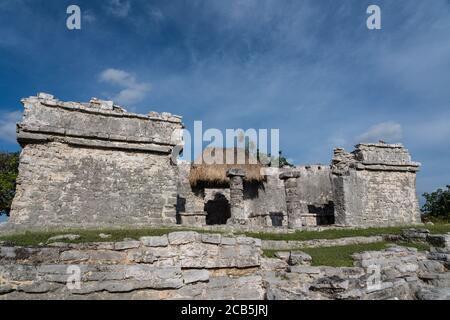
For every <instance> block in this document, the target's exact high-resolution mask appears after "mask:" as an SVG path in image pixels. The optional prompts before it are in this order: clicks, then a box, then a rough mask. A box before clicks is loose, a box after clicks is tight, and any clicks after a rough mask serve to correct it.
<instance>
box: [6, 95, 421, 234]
mask: <svg viewBox="0 0 450 320" xmlns="http://www.w3.org/2000/svg"><path fill="white" fill-rule="evenodd" d="M22 102H23V105H24V107H25V112H24V116H23V119H22V121H21V122H20V123H18V125H17V128H18V129H17V130H18V131H17V132H18V133H17V139H18V141H19V143H20V144H21V146H22V147H23V150H22V153H21V157H20V166H19V177H18V181H17V192H16V196H15V198H14V201H13V205H12V211H11V216H10V219H9V222H8V225H9V226H10V227H11V228H17V229H25V230H27V229H35V228H36V229H48V228H53V227H83V228H85V227H86V228H87V227H105V226H117V227H120V226H158V225H176V224H181V225H188V226H205V225H225V226H230V227H231V226H238V227H245V228H247V229H252V228H254V229H258V228H285V229H302V228H304V227H314V226H321V225H337V226H360V227H366V226H392V225H411V224H415V223H420V213H419V208H418V201H417V197H416V187H415V184H416V172H417V171H418V170H419V167H420V164H419V163H416V162H413V161H412V160H411V156H410V155H409V153H408V151H407V150H406V149H405V148H404V147H403V146H402V145H400V144H386V143H383V142H380V143H375V144H359V145H357V146H356V149H355V150H354V151H352V152H350V153H348V152H346V151H344V150H343V149H335V150H334V156H333V158H332V161H331V164H330V165H309V166H298V167H295V168H291V167H285V168H271V167H266V166H263V165H262V164H259V163H257V164H250V163H249V164H246V163H245V164H239V165H238V164H236V165H233V164H229V163H230V162H228V161H227V165H221V164H217V165H214V164H213V165H211V164H191V163H188V162H183V161H177V160H175V161H174V160H173V157H172V153H173V151H174V149H175V148H179V146H182V139H181V135H180V129H182V128H183V124H182V119H181V117H179V116H175V115H172V114H169V113H162V114H159V113H153V112H152V113H150V114H148V115H140V114H135V113H129V112H127V111H126V110H125V109H123V108H121V107H119V106H116V105H114V103H113V102H111V101H102V100H98V99H95V98H93V99H92V100H91V101H90V102H89V103H75V102H63V101H59V100H58V99H56V98H55V97H53V96H52V95H49V94H43V93H41V94H39V95H38V96H36V97H29V98H26V99H23V100H22ZM226 151H227V150H225V149H220V150H212V151H211V150H208V149H207V150H205V152H224V154H225V153H226V154H230V153H227V152H226ZM233 152H237V150H234V151H232V152H231V154H233Z"/></svg>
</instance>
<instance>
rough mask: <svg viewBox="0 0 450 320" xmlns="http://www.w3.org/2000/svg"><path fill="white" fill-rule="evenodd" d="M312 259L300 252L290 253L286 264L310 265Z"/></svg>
mask: <svg viewBox="0 0 450 320" xmlns="http://www.w3.org/2000/svg"><path fill="white" fill-rule="evenodd" d="M311 261H312V258H311V256H310V255H309V254H307V253H304V252H302V251H291V253H290V255H289V260H288V263H289V265H291V266H297V265H310V264H311Z"/></svg>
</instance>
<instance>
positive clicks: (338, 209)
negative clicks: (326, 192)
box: [332, 143, 420, 226]
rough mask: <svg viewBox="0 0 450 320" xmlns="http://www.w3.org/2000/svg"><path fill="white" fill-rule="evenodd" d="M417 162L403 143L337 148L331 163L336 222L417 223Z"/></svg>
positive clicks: (354, 224)
mask: <svg viewBox="0 0 450 320" xmlns="http://www.w3.org/2000/svg"><path fill="white" fill-rule="evenodd" d="M419 166H420V164H418V163H416V162H412V161H411V157H410V155H409V153H408V151H407V150H406V149H404V147H403V146H402V145H391V144H384V143H379V144H360V145H357V146H356V150H355V151H354V152H352V153H346V152H345V151H344V150H342V149H336V150H335V155H334V158H333V164H332V179H333V188H334V202H335V215H336V223H337V224H340V225H348V226H386V225H407V224H414V223H420V211H419V206H418V200H417V196H416V172H417V171H418V170H419Z"/></svg>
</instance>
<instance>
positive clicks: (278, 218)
mask: <svg viewBox="0 0 450 320" xmlns="http://www.w3.org/2000/svg"><path fill="white" fill-rule="evenodd" d="M270 220H272V227H282V226H283V212H271V213H270Z"/></svg>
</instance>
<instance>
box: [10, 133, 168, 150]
mask: <svg viewBox="0 0 450 320" xmlns="http://www.w3.org/2000/svg"><path fill="white" fill-rule="evenodd" d="M17 140H18V141H19V143H20V144H27V143H46V142H53V141H54V142H61V143H66V144H69V145H74V146H80V147H88V148H89V147H91V148H104V149H117V150H126V151H141V152H157V153H167V154H168V153H170V152H171V150H172V147H171V146H164V145H159V144H154V143H139V142H129V141H111V140H99V139H92V138H89V139H86V138H77V137H69V136H56V135H51V134H45V133H33V132H26V131H19V132H18V133H17Z"/></svg>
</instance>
